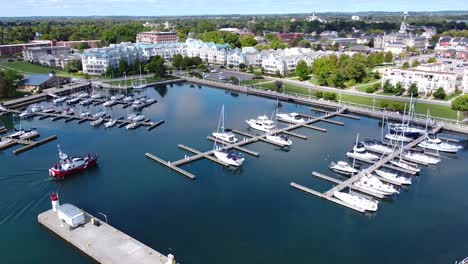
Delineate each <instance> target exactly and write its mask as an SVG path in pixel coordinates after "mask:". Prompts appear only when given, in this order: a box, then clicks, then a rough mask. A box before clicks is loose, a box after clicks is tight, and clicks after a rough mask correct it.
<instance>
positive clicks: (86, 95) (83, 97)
mask: <svg viewBox="0 0 468 264" xmlns="http://www.w3.org/2000/svg"><path fill="white" fill-rule="evenodd" d="M77 97H78V98H80V99H85V98H89V94H88V93H87V92H82V93H79V94H78V95H77Z"/></svg>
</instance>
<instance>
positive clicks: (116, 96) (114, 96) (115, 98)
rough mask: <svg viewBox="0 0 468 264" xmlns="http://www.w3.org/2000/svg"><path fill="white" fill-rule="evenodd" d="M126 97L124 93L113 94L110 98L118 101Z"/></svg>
mask: <svg viewBox="0 0 468 264" xmlns="http://www.w3.org/2000/svg"><path fill="white" fill-rule="evenodd" d="M124 97H125V96H124V95H123V94H116V95H113V96H111V98H110V99H111V100H115V101H118V100H122V99H124Z"/></svg>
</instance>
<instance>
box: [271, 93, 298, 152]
mask: <svg viewBox="0 0 468 264" xmlns="http://www.w3.org/2000/svg"><path fill="white" fill-rule="evenodd" d="M277 112H278V100H276V107H275V111H274V113H275V115H274V116H275V128H276V127H277V123H278V119H277V117H278V113H277ZM265 138H266V139H268V140H270V141H272V142H274V143H276V144H278V145H281V146H291V145H292V140H291V139H289V137H288V136H286V135H283V134H280V135H278V134H277V133H275V131H274V130H270V132H268V134H267V135H266V136H265Z"/></svg>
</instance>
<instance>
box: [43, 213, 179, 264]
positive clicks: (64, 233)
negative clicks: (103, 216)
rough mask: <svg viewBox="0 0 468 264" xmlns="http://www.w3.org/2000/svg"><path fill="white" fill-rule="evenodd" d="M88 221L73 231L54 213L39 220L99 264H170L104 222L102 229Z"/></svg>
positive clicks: (88, 218) (87, 219) (161, 256)
mask: <svg viewBox="0 0 468 264" xmlns="http://www.w3.org/2000/svg"><path fill="white" fill-rule="evenodd" d="M85 218H86V223H85V224H84V225H82V226H79V227H77V228H74V229H71V228H70V227H69V226H68V225H67V224H65V223H63V222H62V221H61V220H60V219H59V218H58V216H57V212H54V211H53V210H52V209H51V210H49V211H46V212H44V213H41V214H40V215H38V217H37V219H38V221H39V223H40V224H41V225H43V226H45V227H46V228H48V229H49V230H50V231H52V232H54V233H55V234H56V235H58V236H59V237H61V238H63V239H64V240H66V241H67V242H69V243H70V244H72V245H73V246H75V247H76V248H78V249H79V250H81V251H82V252H83V253H85V254H86V255H88V256H90V257H91V258H93V259H94V260H96V261H97V262H99V263H122V264H146V263H148V264H150V263H151V264H167V261H168V258H167V257H166V256H164V255H163V254H161V253H159V252H157V251H156V250H154V249H152V248H150V247H148V246H147V245H145V244H143V243H141V242H140V241H138V240H136V239H134V238H132V237H130V236H129V235H127V234H125V233H122V232H121V231H119V230H117V229H116V228H114V227H112V226H110V225H108V224H106V223H104V222H102V221H99V222H100V226H96V225H94V224H92V223H91V218H92V216H91V215H90V214H88V213H85ZM171 264H172V263H171Z"/></svg>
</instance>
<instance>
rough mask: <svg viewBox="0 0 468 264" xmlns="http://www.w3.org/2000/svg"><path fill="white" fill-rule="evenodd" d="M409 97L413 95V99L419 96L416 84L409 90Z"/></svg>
mask: <svg viewBox="0 0 468 264" xmlns="http://www.w3.org/2000/svg"><path fill="white" fill-rule="evenodd" d="M408 95H412V96H413V97H417V96H418V86H417V85H416V84H415V83H412V84H411V85H410V87H409V88H408Z"/></svg>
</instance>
